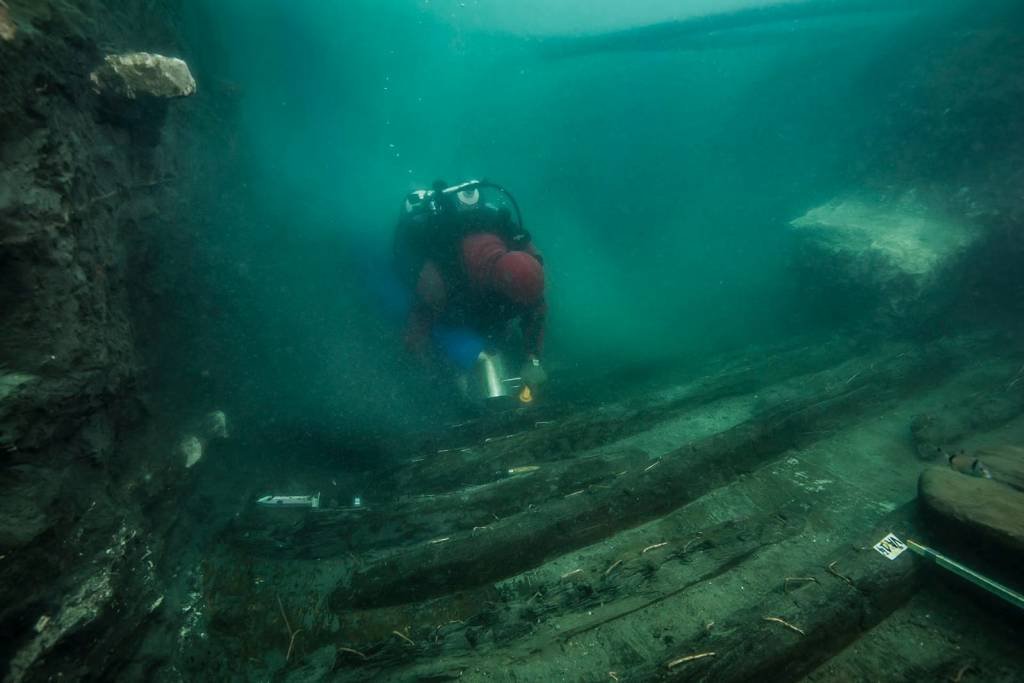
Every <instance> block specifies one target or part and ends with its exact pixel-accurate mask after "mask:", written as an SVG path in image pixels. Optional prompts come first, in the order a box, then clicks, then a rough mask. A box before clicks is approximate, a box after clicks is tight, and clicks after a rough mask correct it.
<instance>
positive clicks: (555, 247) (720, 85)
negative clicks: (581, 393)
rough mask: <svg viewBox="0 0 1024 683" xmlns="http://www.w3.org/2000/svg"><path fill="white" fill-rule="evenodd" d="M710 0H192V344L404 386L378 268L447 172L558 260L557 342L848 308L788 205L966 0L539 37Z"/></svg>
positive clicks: (251, 359) (708, 347)
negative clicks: (818, 290) (467, 181)
mask: <svg viewBox="0 0 1024 683" xmlns="http://www.w3.org/2000/svg"><path fill="white" fill-rule="evenodd" d="M875 4H877V3H875ZM712 5H714V6H715V7H718V5H717V4H715V3H712ZM732 6H735V7H736V8H742V7H743V6H744V3H732V4H731V5H730V7H732ZM709 7H710V5H708V4H707V3H704V4H703V5H702V4H701V3H693V4H692V6H691V5H690V4H683V5H681V6H676V4H672V3H667V4H665V5H664V6H662V7H659V6H658V5H657V3H655V4H652V5H650V6H647V5H646V4H644V3H641V6H639V7H637V8H629V7H620V6H618V4H617V3H603V4H598V5H596V6H592V5H591V4H590V3H587V4H586V7H584V6H583V5H579V6H575V5H574V4H573V3H563V4H559V5H558V8H557V9H547V8H541V7H539V6H538V7H532V6H528V5H527V4H522V5H520V4H516V5H515V6H514V7H512V6H509V5H508V4H507V3H500V2H467V3H459V2H422V3H420V2H396V1H389V2H346V3H315V2H300V3H287V4H286V3H261V4H260V5H259V6H258V7H253V6H252V4H251V3H245V2H233V1H218V2H210V3H192V4H190V6H189V8H188V9H189V15H190V16H189V23H188V24H187V25H186V30H185V36H186V39H187V43H188V45H189V52H190V53H191V54H190V59H191V60H192V62H193V65H194V69H195V70H196V72H197V76H198V78H199V81H200V82H201V83H202V84H203V87H202V88H201V93H200V97H206V98H208V101H214V102H216V103H217V106H219V107H223V108H225V109H226V111H228V112H229V113H230V116H231V120H230V124H228V125H227V126H226V128H221V127H219V126H212V128H211V130H210V131H209V137H210V139H209V147H208V150H209V153H210V155H211V157H212V158H211V159H210V160H200V162H199V163H200V164H207V163H208V164H209V165H210V167H209V169H208V170H209V171H211V172H212V173H213V174H214V177H213V178H212V179H211V182H210V183H209V189H210V196H209V198H208V199H209V201H208V205H207V206H204V207H202V211H203V216H204V223H205V224H206V225H207V226H209V227H208V228H206V229H204V230H203V231H202V236H201V238H200V239H201V240H202V242H203V244H204V247H205V248H204V249H203V252H204V254H205V255H206V256H208V255H210V254H213V256H212V257H208V258H207V261H206V262H203V263H201V264H200V266H201V267H200V268H199V269H198V270H197V272H196V273H195V274H196V276H197V277H199V278H203V282H202V283H201V284H199V285H197V287H199V288H201V289H202V290H203V292H204V296H205V297H207V298H208V302H207V303H208V305H209V308H210V309H211V310H213V311H214V313H215V314H214V315H212V316H210V319H209V320H205V319H204V321H203V323H202V324H201V325H200V326H199V327H201V329H200V330H198V331H197V334H200V335H201V336H204V337H205V336H209V337H211V338H212V339H211V343H210V344H208V345H207V347H206V350H205V351H204V352H203V353H201V354H199V360H200V361H201V362H202V363H204V364H205V365H210V366H216V368H217V372H215V373H214V375H215V376H216V377H220V378H222V379H221V382H222V386H223V385H224V384H229V385H232V386H235V387H236V388H237V386H238V385H241V386H242V387H245V390H244V391H245V394H246V399H245V401H244V402H243V403H244V404H245V405H243V406H242V409H245V410H254V411H258V410H265V409H266V407H267V405H268V404H270V403H273V404H274V406H275V411H276V412H280V411H288V410H293V411H297V412H299V413H302V414H310V413H318V412H320V413H321V414H322V415H323V414H330V415H336V414H337V413H339V412H341V413H343V414H344V415H346V416H352V417H353V419H364V418H371V417H372V418H381V419H388V420H392V419H395V417H396V415H398V416H401V415H405V414H408V413H410V412H416V409H415V407H414V406H415V405H416V404H417V403H418V402H419V397H418V396H415V395H414V396H412V398H411V399H410V400H406V399H407V398H408V397H409V395H410V387H416V386H417V384H416V370H415V369H410V368H408V367H407V366H406V365H405V363H404V360H403V359H402V358H401V356H402V353H401V350H400V349H399V348H398V346H397V345H396V342H395V339H396V335H395V334H393V332H394V324H393V321H391V320H388V319H386V317H387V316H386V315H385V314H383V313H382V312H381V308H382V307H381V305H380V304H379V303H378V302H377V301H376V300H375V299H374V287H375V286H376V283H375V282H374V278H375V277H376V276H378V275H379V270H380V269H382V268H383V269H386V264H384V263H383V262H384V258H383V254H384V253H385V252H386V250H387V248H388V246H387V245H388V244H389V240H390V238H391V231H392V229H393V226H394V221H395V219H396V217H397V213H398V209H399V206H400V203H401V199H402V197H403V196H404V194H405V193H406V192H407V191H409V190H410V189H414V188H419V187H426V186H429V184H430V183H431V182H432V181H433V180H434V179H436V178H443V179H445V180H447V181H449V182H456V181H458V180H461V179H464V178H470V177H486V178H488V179H493V180H496V181H498V182H500V183H502V184H504V185H505V186H506V187H507V188H509V189H510V190H511V191H512V192H513V193H514V194H515V195H516V197H517V198H518V200H519V202H520V204H521V205H522V208H523V213H524V218H525V221H526V224H527V226H528V227H529V228H530V230H531V231H532V232H533V234H534V235H535V239H536V242H537V244H538V245H539V247H540V248H541V250H542V251H543V252H544V254H545V257H546V259H547V263H548V268H547V276H548V282H549V288H548V297H549V300H550V306H551V315H550V330H549V334H548V340H549V341H548V351H547V356H548V361H549V363H550V364H552V365H553V366H555V367H558V366H560V367H562V368H565V369H568V370H572V371H574V372H578V373H582V374H583V375H599V374H601V372H603V371H607V370H609V369H614V368H617V367H620V366H623V365H627V366H628V365H631V364H647V363H651V362H655V361H660V359H663V358H673V359H691V360H693V359H696V360H698V361H699V359H700V358H701V357H704V356H706V355H707V354H709V353H712V352H720V351H722V350H725V349H729V348H737V347H743V346H746V345H749V344H752V343H762V342H764V341H766V340H769V341H771V340H779V339H786V338H789V337H792V336H794V335H797V334H800V333H802V332H805V331H807V330H809V329H814V328H815V327H816V326H820V325H822V324H825V325H828V324H833V323H834V322H835V321H836V320H840V321H842V320H844V319H845V318H846V316H845V315H844V313H843V312H842V311H837V312H835V315H834V316H826V319H825V320H822V319H821V318H822V316H821V312H820V311H815V312H814V313H809V312H808V311H807V310H806V307H805V306H804V305H803V303H804V297H805V295H806V292H804V291H801V290H800V288H799V286H798V285H796V284H795V283H794V281H793V279H792V277H791V276H790V271H789V268H788V266H789V265H790V262H791V259H792V258H793V254H792V252H791V248H790V247H791V245H790V244H789V238H788V236H787V231H786V223H787V222H788V221H789V220H792V219H793V218H794V217H796V216H799V215H800V214H802V213H803V212H804V211H805V210H807V209H808V208H810V207H812V206H815V205H817V204H819V203H821V202H823V201H825V200H827V199H829V198H831V196H832V195H833V194H834V193H836V192H838V191H842V190H844V189H846V188H847V187H849V186H851V185H857V184H861V183H864V182H865V181H871V180H872V179H873V176H874V175H875V174H876V172H877V171H878V170H879V165H881V164H884V163H886V161H887V154H888V152H889V150H888V149H887V146H888V145H891V144H894V143H897V142H899V138H898V137H897V136H898V134H899V133H900V132H901V131H900V130H899V128H898V126H897V125H895V124H894V121H893V119H894V117H898V116H899V115H900V112H901V110H902V109H903V108H905V107H907V106H908V105H907V103H906V102H905V101H902V100H894V98H893V93H895V92H900V91H901V88H904V87H905V86H906V83H907V80H908V79H909V78H910V77H911V75H912V74H913V70H914V68H915V64H916V63H918V61H919V60H920V59H921V58H922V55H926V54H928V53H929V51H930V50H933V49H935V46H941V45H942V44H943V42H944V41H947V40H948V39H949V31H951V30H952V29H953V26H954V25H955V24H954V23H952V22H953V20H952V19H951V18H950V14H951V13H952V14H953V15H956V13H957V11H958V10H959V11H962V7H961V6H959V5H956V4H952V5H949V4H948V3H936V4H931V3H923V4H922V5H921V7H919V8H916V9H914V10H905V11H895V12H889V11H880V12H876V11H872V12H864V13H857V14H854V15H850V16H832V17H825V18H821V19H816V20H814V21H809V22H806V23H803V24H800V23H798V24H793V22H789V23H783V24H781V25H778V24H769V25H768V26H765V27H761V28H760V30H755V29H757V27H754V28H753V29H752V28H750V27H747V28H746V29H744V30H742V31H740V34H739V39H737V36H736V32H733V33H729V32H728V31H726V32H724V33H723V35H721V36H720V37H716V38H714V39H713V40H708V39H703V40H702V41H697V42H696V43H693V41H690V42H687V39H686V38H681V39H679V40H678V41H676V42H672V41H669V43H668V44H667V45H666V46H665V47H664V49H657V50H635V49H623V50H609V51H605V52H601V51H598V52H597V53H595V54H586V55H581V56H577V57H568V58H552V57H550V56H546V54H545V50H546V49H547V47H546V46H550V45H552V44H553V42H552V41H556V40H566V39H570V40H571V39H573V38H575V37H579V36H583V35H591V34H595V33H597V32H602V31H614V30H621V29H628V28H630V27H633V26H636V25H640V24H646V23H651V22H655V21H668V20H680V19H685V18H687V17H692V16H696V15H700V14H702V13H703V12H706V11H708V10H709ZM691 43H692V44H691ZM218 340H219V341H218ZM239 344H241V345H242V346H244V348H245V349H246V355H244V356H239V355H238V354H237V353H235V352H234V349H235V348H236V347H237V346H238V345H239ZM179 346H180V347H181V348H187V346H188V344H187V342H186V343H184V344H182V345H179ZM211 351H212V353H211ZM188 355H189V356H190V357H195V356H194V354H191V353H189V354H188ZM255 368H259V369H260V370H259V373H258V376H259V380H258V386H256V380H255V378H254V377H253V375H254V374H256V373H255V372H254V369H255ZM206 369H207V370H208V369H209V368H206ZM341 376H344V377H345V378H346V380H347V381H345V382H344V383H340V382H338V381H337V380H338V379H339V377H341ZM250 382H252V384H250ZM235 393H236V394H237V391H236V392H235ZM413 393H415V392H413ZM310 401H312V402H310ZM328 406H330V407H329V408H328ZM323 411H326V412H323Z"/></svg>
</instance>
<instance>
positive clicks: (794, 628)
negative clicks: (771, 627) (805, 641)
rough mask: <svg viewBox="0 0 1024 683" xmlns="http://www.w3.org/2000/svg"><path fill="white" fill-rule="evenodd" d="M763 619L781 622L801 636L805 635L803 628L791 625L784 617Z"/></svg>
mask: <svg viewBox="0 0 1024 683" xmlns="http://www.w3.org/2000/svg"><path fill="white" fill-rule="evenodd" d="M764 620H765V621H774V622H775V623H776V624H782V625H783V626H785V627H786V628H788V629H790V630H791V631H796V632H797V633H799V634H800V635H802V636H806V635H807V634H806V633H804V630H803V629H802V628H800V627H799V626H793V624H791V623H789V622H788V621H786V620H785V619H779V618H778V617H765V618H764Z"/></svg>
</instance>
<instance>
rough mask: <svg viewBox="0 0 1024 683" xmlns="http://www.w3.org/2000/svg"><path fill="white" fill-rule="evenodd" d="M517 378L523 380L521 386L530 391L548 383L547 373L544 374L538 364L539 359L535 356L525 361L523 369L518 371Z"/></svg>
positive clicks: (542, 367) (542, 368)
mask: <svg viewBox="0 0 1024 683" xmlns="http://www.w3.org/2000/svg"><path fill="white" fill-rule="evenodd" d="M519 377H520V378H521V379H522V380H523V384H525V385H526V386H528V387H530V388H531V389H536V388H537V387H539V386H540V385H541V384H544V382H547V381H548V373H546V372H544V366H542V365H541V364H540V359H539V358H537V357H536V356H530V357H529V358H527V359H526V362H525V363H523V368H522V369H521V370H520V371H519Z"/></svg>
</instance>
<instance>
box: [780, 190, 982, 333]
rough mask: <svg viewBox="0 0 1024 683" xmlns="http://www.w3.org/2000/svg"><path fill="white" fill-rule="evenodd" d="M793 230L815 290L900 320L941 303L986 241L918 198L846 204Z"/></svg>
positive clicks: (825, 209) (810, 215)
mask: <svg viewBox="0 0 1024 683" xmlns="http://www.w3.org/2000/svg"><path fill="white" fill-rule="evenodd" d="M790 225H791V226H792V234H793V237H794V238H795V240H796V241H797V251H798V258H797V259H796V262H797V263H798V264H799V265H798V267H799V269H800V271H801V273H802V274H803V276H804V277H805V281H806V282H807V283H808V284H807V286H808V287H809V288H813V289H817V290H819V291H822V292H823V293H824V294H825V295H826V298H828V299H829V300H833V301H836V300H838V301H854V302H858V303H859V305H861V306H863V307H864V308H865V309H867V310H868V311H871V312H872V313H874V314H875V315H877V316H880V317H888V318H896V319H903V318H905V317H907V316H910V315H913V314H915V313H918V312H919V310H920V308H921V307H922V306H924V305H926V304H925V303H924V302H926V301H927V302H929V303H928V304H927V305H933V304H932V303H931V302H933V301H935V300H937V299H939V300H940V299H941V296H939V295H938V292H937V290H939V289H940V288H941V285H942V284H943V281H944V279H945V278H946V277H948V276H949V274H950V273H951V272H953V271H955V269H956V267H957V266H958V264H959V259H960V257H961V256H962V255H963V254H964V253H965V252H966V250H967V249H968V248H969V247H970V246H971V245H972V244H973V243H974V242H975V241H976V240H977V239H978V236H979V235H978V231H977V230H976V229H975V228H974V227H973V226H972V225H970V224H967V223H965V222H964V221H962V220H957V219H953V218H950V217H947V216H943V215H942V213H941V212H939V211H937V210H935V209H932V208H930V207H929V206H928V205H927V204H926V203H925V202H923V201H921V200H920V199H918V198H917V197H916V196H915V193H913V192H910V193H907V194H906V195H904V196H903V197H902V198H901V199H900V200H898V201H884V200H873V199H866V198H858V197H844V198H839V199H836V200H833V201H831V202H829V203H827V204H824V205H822V206H819V207H816V208H814V209H811V210H810V211H808V212H807V213H806V214H804V215H803V216H801V217H800V218H797V219H796V220H794V221H792V222H791V223H790Z"/></svg>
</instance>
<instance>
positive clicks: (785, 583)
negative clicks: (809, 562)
mask: <svg viewBox="0 0 1024 683" xmlns="http://www.w3.org/2000/svg"><path fill="white" fill-rule="evenodd" d="M790 581H793V582H795V583H800V582H804V581H805V582H809V583H818V580H817V579H816V578H814V577H813V576H787V577H786V579H785V580H784V581H783V582H782V590H783V591H785V592H787V593H788V592H789V582H790Z"/></svg>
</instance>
